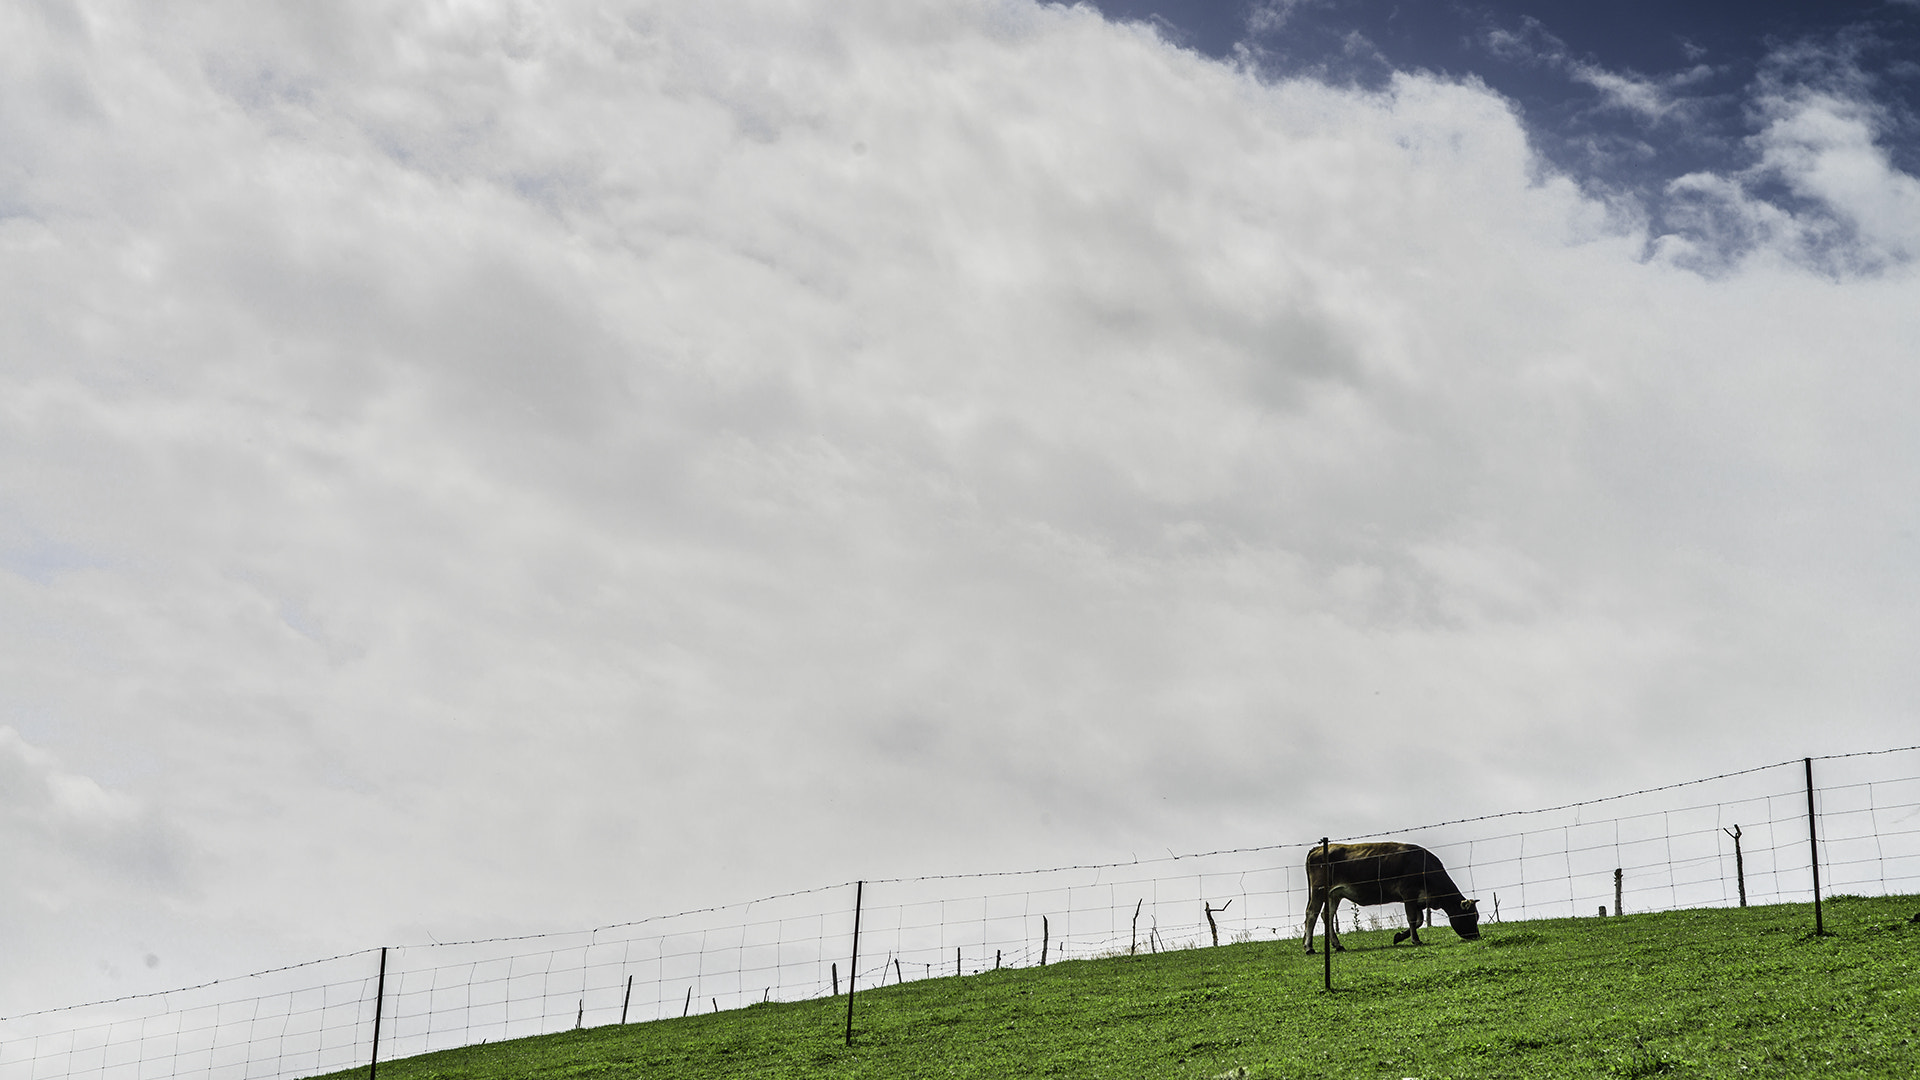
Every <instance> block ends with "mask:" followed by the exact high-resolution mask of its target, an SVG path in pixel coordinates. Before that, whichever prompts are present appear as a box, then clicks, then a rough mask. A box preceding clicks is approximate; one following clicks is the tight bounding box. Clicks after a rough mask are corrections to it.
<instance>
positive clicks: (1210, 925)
mask: <svg viewBox="0 0 1920 1080" xmlns="http://www.w3.org/2000/svg"><path fill="white" fill-rule="evenodd" d="M1201 903H1202V904H1204V905H1205V906H1206V909H1207V929H1208V930H1211V931H1212V932H1213V946H1214V948H1216V949H1217V948H1219V947H1220V925H1219V924H1218V923H1216V922H1214V921H1213V913H1214V912H1215V911H1221V912H1224V911H1226V910H1227V909H1228V908H1230V907H1232V906H1233V901H1231V900H1229V901H1227V902H1226V903H1224V904H1222V905H1220V906H1219V907H1217V908H1216V907H1214V906H1213V905H1212V904H1211V903H1207V902H1206V901H1204V900H1203V901H1201ZM1354 910H1355V911H1358V910H1360V909H1359V908H1355V909H1354Z"/></svg>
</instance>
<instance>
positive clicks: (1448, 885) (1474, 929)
mask: <svg viewBox="0 0 1920 1080" xmlns="http://www.w3.org/2000/svg"><path fill="white" fill-rule="evenodd" d="M1329 886H1331V887H1329ZM1342 900H1351V901H1353V902H1354V903H1356V904H1362V905H1372V904H1405V905H1407V929H1406V930H1404V931H1402V932H1400V933H1398V934H1395V935H1393V943H1394V944H1395V945H1398V944H1400V943H1401V942H1402V941H1405V940H1406V939H1407V938H1412V939H1413V943H1414V944H1415V945H1419V944H1421V941H1420V927H1421V926H1422V925H1424V924H1425V923H1426V921H1427V909H1428V908H1439V909H1440V910H1442V911H1444V912H1446V913H1447V921H1448V922H1450V923H1452V924H1453V932H1454V933H1456V934H1459V935H1460V936H1461V937H1462V938H1465V939H1466V940H1468V941H1473V940H1476V939H1477V938H1479V936H1480V909H1479V907H1478V902H1477V901H1474V900H1469V899H1467V898H1466V897H1464V896H1462V895H1460V887H1459V886H1457V885H1455V884H1454V883H1453V879H1452V878H1450V877H1448V876H1447V868H1446V867H1444V866H1441V865H1440V860H1439V859H1438V858H1437V857H1435V856H1434V854H1433V852H1431V851H1428V850H1427V849H1426V848H1423V847H1420V846H1418V845H1416V844H1395V843H1380V844H1331V845H1328V846H1326V847H1315V848H1314V849H1313V850H1311V851H1309V852H1307V952H1309V953H1311V952H1313V924H1314V922H1315V921H1317V920H1318V919H1319V917H1320V907H1321V904H1322V903H1331V904H1332V905H1333V906H1334V908H1335V909H1336V910H1337V909H1338V908H1339V906H1340V901H1342ZM1327 946H1328V947H1329V948H1332V949H1334V950H1336V951H1344V946H1342V945H1341V944H1340V932H1339V930H1338V929H1337V928H1336V929H1334V930H1332V931H1331V932H1330V933H1329V934H1328V937H1327Z"/></svg>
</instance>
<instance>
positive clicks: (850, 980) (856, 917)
mask: <svg viewBox="0 0 1920 1080" xmlns="http://www.w3.org/2000/svg"><path fill="white" fill-rule="evenodd" d="M866 891H867V883H866V882H864V881H862V882H857V883H856V884H855V885H854V887H853V959H852V960H850V961H848V962H847V1045H848V1046H852V1045H853V985H854V983H856V982H858V981H859V979H860V900H861V897H862V895H863V894H864V893H865V892H866Z"/></svg>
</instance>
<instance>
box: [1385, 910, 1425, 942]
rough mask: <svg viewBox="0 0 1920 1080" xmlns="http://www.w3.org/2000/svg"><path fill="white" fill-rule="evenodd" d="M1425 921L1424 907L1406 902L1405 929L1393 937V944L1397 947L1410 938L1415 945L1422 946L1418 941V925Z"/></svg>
mask: <svg viewBox="0 0 1920 1080" xmlns="http://www.w3.org/2000/svg"><path fill="white" fill-rule="evenodd" d="M1426 921H1427V908H1426V905H1425V904H1422V903H1420V902H1418V901H1414V900H1409V901H1407V928H1406V929H1405V930H1402V931H1401V932H1400V933H1397V934H1395V935H1393V943H1394V944H1395V945H1398V944H1400V943H1401V942H1403V941H1405V940H1407V939H1408V938H1412V939H1413V943H1414V944H1415V945H1419V944H1422V942H1421V941H1420V924H1421V923H1423V922H1426Z"/></svg>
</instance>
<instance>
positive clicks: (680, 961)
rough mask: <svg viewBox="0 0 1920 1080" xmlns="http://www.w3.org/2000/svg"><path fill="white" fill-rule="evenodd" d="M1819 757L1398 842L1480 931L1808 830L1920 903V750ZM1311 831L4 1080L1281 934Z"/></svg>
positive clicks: (210, 991)
mask: <svg viewBox="0 0 1920 1080" xmlns="http://www.w3.org/2000/svg"><path fill="white" fill-rule="evenodd" d="M1811 762H1812V764H1811V766H1810V767H1811V768H1812V769H1813V771H1814V773H1815V781H1816V782H1815V786H1814V788H1813V789H1812V790H1813V801H1814V809H1815V811H1816V817H1815V818H1814V819H1813V820H1811V821H1810V819H1809V817H1808V813H1807V806H1808V786H1807V783H1806V779H1805V773H1804V772H1803V762H1801V761H1792V762H1783V763H1781V764H1779V765H1773V766H1767V767H1764V768H1757V769H1749V770H1745V771H1742V772H1737V773H1730V774H1727V775H1724V776H1718V777H1711V778H1706V779H1701V780H1694V781H1689V782H1686V783H1682V784H1674V785H1669V786H1666V787H1661V788H1655V789H1650V790H1646V791H1639V792H1633V793H1629V794H1624V795H1618V796H1612V797H1609V798H1603V799H1596V800H1589V801H1585V802H1580V803H1574V804H1569V805H1566V806H1560V807H1551V808H1544V809H1537V810H1528V811H1518V812H1513V813H1505V814H1496V815H1490V816H1486V817H1480V818H1471V819H1463V820H1457V821H1449V822H1442V823H1438V824H1433V825H1425V826H1419V827H1415V828H1409V829H1401V830H1396V831H1394V832H1393V833H1391V838H1392V839H1395V840H1404V841H1411V842H1414V843H1417V844H1419V845H1421V846H1422V847H1425V848H1426V849H1428V850H1429V851H1431V852H1433V853H1434V854H1435V855H1436V856H1438V857H1439V859H1440V860H1441V861H1442V862H1443V863H1444V865H1445V867H1446V869H1447V871H1448V873H1449V874H1450V875H1451V877H1452V880H1453V881H1455V882H1457V883H1458V885H1459V887H1460V889H1461V890H1462V891H1463V892H1464V893H1465V894H1466V895H1467V896H1470V897H1473V898H1475V899H1477V900H1478V902H1479V910H1480V913H1481V916H1482V919H1483V922H1482V929H1483V930H1486V931H1488V932H1494V931H1493V929H1492V928H1493V927H1496V926H1497V925H1498V924H1499V923H1502V922H1513V921H1519V920H1527V919H1540V918H1559V917H1571V916H1583V917H1592V916H1596V915H1597V914H1599V913H1600V912H1601V911H1602V909H1604V910H1606V911H1608V912H1611V913H1613V914H1619V913H1621V912H1622V911H1624V912H1626V913H1629V914H1631V913H1636V912H1646V911H1655V910H1674V909H1679V908H1698V907H1715V906H1732V905H1734V904H1737V903H1740V902H1742V899H1743V898H1744V899H1745V901H1746V902H1749V903H1755V904H1766V903H1804V902H1806V901H1808V900H1809V899H1812V898H1813V885H1812V877H1813V873H1812V872H1813V867H1814V850H1815V848H1814V845H1813V844H1812V843H1810V832H1809V830H1810V827H1812V826H1814V825H1815V824H1816V823H1817V828H1818V838H1819V843H1818V852H1819V865H1820V870H1821V874H1822V880H1823V885H1824V888H1825V890H1826V891H1827V892H1828V893H1829V894H1837V893H1860V894H1904V893H1911V892H1920V747H1909V748H1904V749H1899V750H1888V751H1880V752H1876V753H1871V754H1859V755H1846V756H1837V757H1827V758H1815V759H1811ZM1337 839H1341V838H1337ZM1344 839H1348V840H1358V839H1364V838H1362V837H1347V838H1344ZM1317 840H1318V838H1317V837H1314V838H1307V837H1301V838H1298V839H1297V840H1296V842H1292V843H1287V844H1276V845H1270V846H1263V847H1255V848H1243V849H1236V850H1230V851H1216V852H1207V853H1201V854H1194V855H1182V856H1168V857H1166V858H1159V859H1147V860H1140V861H1138V862H1128V863H1108V864H1098V865H1084V866H1070V867H1058V868H1052V869H1045V870H1031V871H1019V872H1011V873H1001V874H984V875H982V874H974V875H967V874H955V875H943V876H933V877H921V878H911V879H908V878H901V879H892V880H880V881H867V882H865V883H864V889H863V890H860V893H859V894H860V895H861V896H862V911H861V913H860V915H861V921H860V924H859V925H860V942H859V959H860V969H859V970H858V971H852V970H849V969H848V966H847V965H848V960H849V958H850V957H852V956H853V955H854V940H853V935H854V926H855V918H854V914H855V913H854V903H855V896H856V889H855V886H854V885H853V884H846V885H837V886H831V887H826V888H818V889H808V890H803V891H799V892H793V893H787V894H784V895H780V896H772V897H764V898H761V899H757V900H753V901H750V902H747V903H742V904H731V905H725V906H720V907H713V908H707V909H702V910H698V911H689V912H683V913H680V914H676V915H669V916H662V917H658V918H651V919H643V920H639V921H636V922H631V923H625V924H620V925H615V926H607V927H600V928H596V929H592V930H586V931H580V932H577V933H563V934H543V935H536V936H528V937H511V938H494V939H488V940H479V941H466V942H456V943H450V944H437V943H436V944H427V945H410V946H398V947H392V948H388V949H379V948H374V949H367V950H363V951H361V952H355V953H349V954H345V955H342V956H336V957H332V958H329V959H326V960H320V961H315V962H313V963H308V964H301V965H296V966H293V967H288V968H282V969H278V970H275V971H268V972H260V973H256V974H253V975H248V976H244V977H241V978H236V979H228V980H222V981H219V982H215V983H210V984H207V985H204V986H199V987H192V988H187V989H182V990H177V991H171V992H168V993H164V994H151V995H143V996H139V997H131V998H124V999H120V1000H116V1001H109V1002H99V1003H95V1004H90V1005H83V1006H76V1007H71V1008H61V1009H49V1010H44V1011H40V1012H35V1013H30V1014H25V1015H21V1016H14V1017H8V1018H0V1080H56V1078H69V1077H99V1078H102V1080H109V1078H128V1080H148V1078H153V1077H180V1076H187V1077H207V1078H209V1080H256V1078H280V1077H303V1076H314V1075H320V1074H324V1073H329V1072H336V1071H342V1070H347V1069H353V1068H364V1067H365V1066H366V1065H367V1063H368V1062H370V1061H372V1060H374V1059H375V1057H376V1052H377V1057H378V1060H382V1061H385V1060H390V1059H394V1058H401V1057H410V1056H413V1055H416V1054H420V1053H425V1052H428V1051H433V1050H443V1049H450V1048H454V1047H460V1046H467V1045H472V1044H475V1043H480V1042H497V1041H501V1040H506V1039H514V1038H521V1037H525V1036H530V1035H539V1034H547V1033H551V1032H556V1031H564V1030H568V1029H572V1028H581V1027H597V1026H601V1025H607V1024H620V1023H637V1022H644V1021H653V1020H659V1019H665V1018H670V1017H676V1016H682V1015H686V1014H688V1013H691V1012H710V1011H718V1010H726V1009H735V1008H741V1007H745V1006H750V1005H753V1004H755V1003H759V1002H763V1001H795V1000H803V999H809V998H822V997H827V996H832V995H836V994H841V993H846V992H848V991H849V990H852V989H854V988H856V987H857V988H858V989H861V990H865V989H868V988H871V987H874V986H878V985H882V984H887V983H892V982H897V981H906V980H915V979H929V978H944V977H955V976H967V975H973V974H977V973H979V972H982V971H986V970H990V969H993V968H996V967H1028V966H1033V965H1037V964H1042V963H1057V962H1060V961H1065V960H1081V959H1090V958H1098V957H1106V956H1119V955H1126V954H1129V953H1146V952H1155V951H1165V950H1170V949H1184V948H1195V947H1201V946H1208V945H1214V944H1229V943H1236V942H1248V941H1278V940H1290V941H1293V942H1296V943H1297V942H1299V941H1300V939H1301V938H1302V936H1303V933H1304V930H1305V926H1304V919H1305V911H1306V908H1307V900H1308V884H1307V876H1306V871H1305V866H1304V864H1305V859H1306V854H1307V852H1308V850H1309V849H1310V848H1311V847H1312V846H1313V845H1314V844H1315V843H1316V842H1317ZM1341 918H1343V919H1351V920H1353V926H1354V927H1356V928H1357V927H1359V926H1360V925H1361V921H1362V920H1365V925H1366V926H1368V927H1370V928H1379V927H1382V926H1392V927H1396V928H1398V927H1401V926H1404V925H1405V916H1404V915H1403V914H1401V913H1400V912H1399V910H1398V909H1397V908H1387V909H1381V908H1368V909H1365V910H1361V909H1355V908H1347V909H1345V911H1344V913H1343V914H1342V915H1341ZM1342 929H1347V927H1346V926H1344V925H1343V926H1342ZM1293 947H1295V948H1298V947H1299V945H1298V944H1295V945H1294V946H1293ZM383 972H384V979H382V978H381V976H382V974H383ZM382 986H383V990H380V991H377V988H378V987H382ZM376 1015H377V1016H378V1017H379V1019H380V1021H381V1024H380V1031H379V1036H378V1047H377V1051H376V1047H375V1045H374V1043H375V1018H376Z"/></svg>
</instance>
